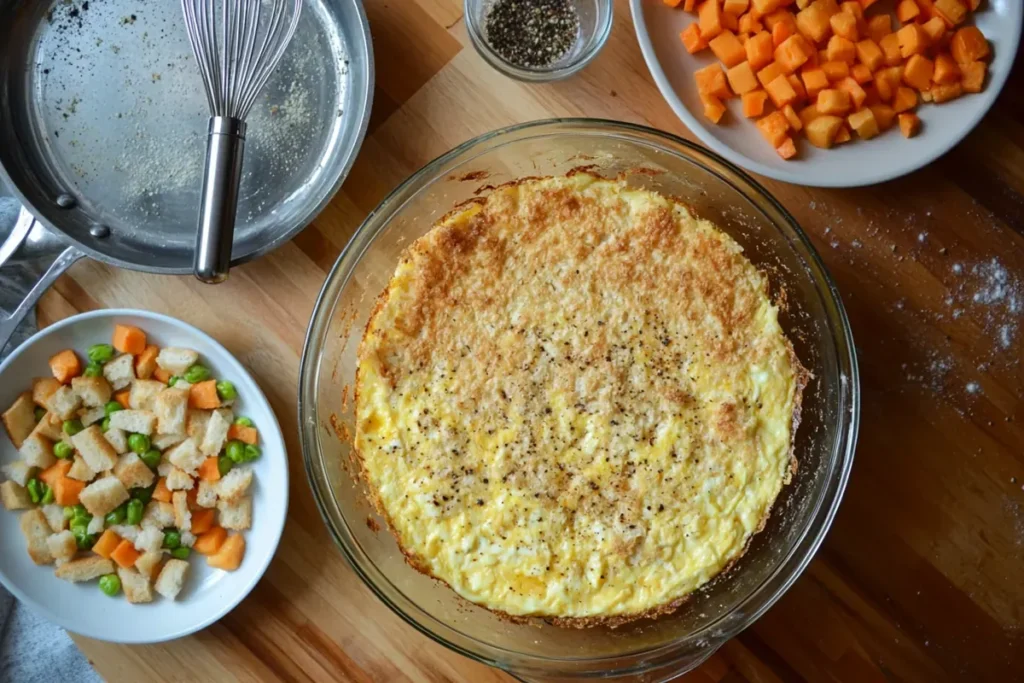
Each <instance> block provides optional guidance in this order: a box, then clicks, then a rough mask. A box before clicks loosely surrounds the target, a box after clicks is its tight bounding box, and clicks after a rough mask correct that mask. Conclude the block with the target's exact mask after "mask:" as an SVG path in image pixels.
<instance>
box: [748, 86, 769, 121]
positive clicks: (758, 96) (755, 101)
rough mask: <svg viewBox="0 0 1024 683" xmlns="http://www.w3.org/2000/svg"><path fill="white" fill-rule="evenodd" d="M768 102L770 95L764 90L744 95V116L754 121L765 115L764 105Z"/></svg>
mask: <svg viewBox="0 0 1024 683" xmlns="http://www.w3.org/2000/svg"><path fill="white" fill-rule="evenodd" d="M767 101H768V93H766V92H765V91H764V90H755V91H753V92H748V93H744V94H743V115H744V116H746V117H747V118H748V119H754V118H757V117H758V116H761V114H763V113H764V104H765V102H767Z"/></svg>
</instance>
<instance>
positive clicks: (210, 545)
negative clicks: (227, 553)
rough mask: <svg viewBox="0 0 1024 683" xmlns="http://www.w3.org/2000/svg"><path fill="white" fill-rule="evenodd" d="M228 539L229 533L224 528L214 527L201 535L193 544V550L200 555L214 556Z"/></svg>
mask: <svg viewBox="0 0 1024 683" xmlns="http://www.w3.org/2000/svg"><path fill="white" fill-rule="evenodd" d="M227 537H228V532H227V531H226V530H225V529H224V527H220V526H216V525H214V526H212V527H210V529H209V530H208V531H206V532H204V533H202V534H199V537H198V538H197V539H196V542H195V543H193V544H192V550H195V551H196V552H197V553H199V554H200V555H213V554H214V553H216V552H217V551H218V550H220V547H221V546H222V545H223V544H224V539H226V538H227Z"/></svg>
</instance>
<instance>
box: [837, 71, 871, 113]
mask: <svg viewBox="0 0 1024 683" xmlns="http://www.w3.org/2000/svg"><path fill="white" fill-rule="evenodd" d="M836 87H837V88H838V89H839V90H842V91H843V92H845V93H847V94H848V95H849V96H850V100H851V101H852V102H853V108H854V109H860V108H861V107H863V106H864V101H865V100H867V98H868V94H867V93H866V92H864V88H862V87H860V83H858V82H857V81H855V80H853V79H852V78H850V77H849V76H847V77H846V78H844V79H843V80H841V81H839V82H838V83H836Z"/></svg>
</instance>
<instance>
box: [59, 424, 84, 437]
mask: <svg viewBox="0 0 1024 683" xmlns="http://www.w3.org/2000/svg"><path fill="white" fill-rule="evenodd" d="M62 429H63V430H64V433H65V434H67V435H68V436H74V435H75V434H77V433H78V432H80V431H82V430H83V429H85V427H84V426H82V421H81V420H64V426H63V427H62Z"/></svg>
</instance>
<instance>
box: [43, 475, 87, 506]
mask: <svg viewBox="0 0 1024 683" xmlns="http://www.w3.org/2000/svg"><path fill="white" fill-rule="evenodd" d="M51 488H52V489H53V502H55V503H56V504H57V505H65V506H67V505H78V504H79V502H81V501H80V500H79V496H80V495H81V493H82V489H84V488H85V482H84V481H78V480H77V479H71V478H69V477H64V478H62V479H58V480H57V482H56V483H55V484H54V485H53V486H52V487H51Z"/></svg>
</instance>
